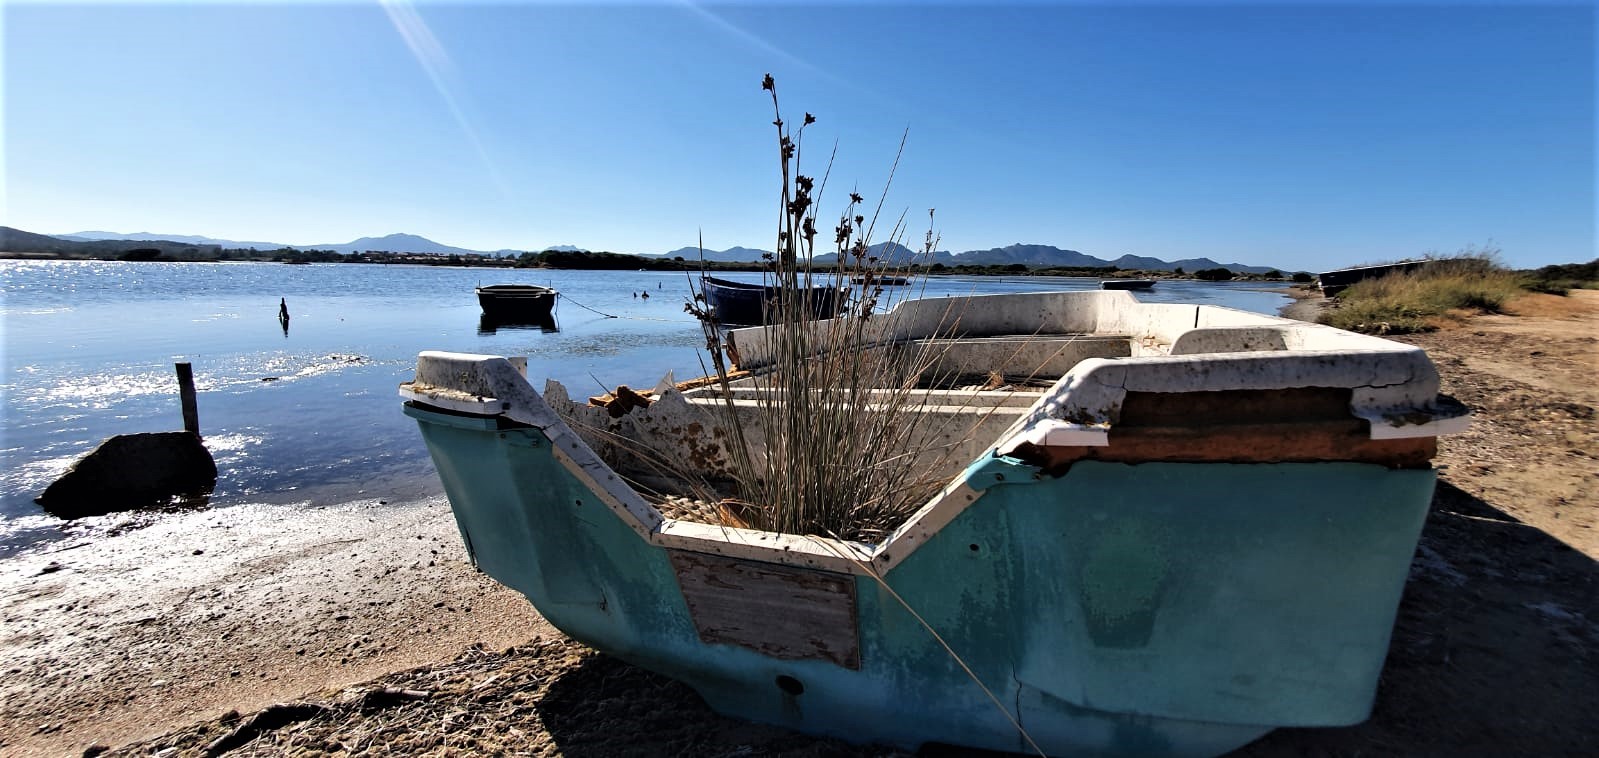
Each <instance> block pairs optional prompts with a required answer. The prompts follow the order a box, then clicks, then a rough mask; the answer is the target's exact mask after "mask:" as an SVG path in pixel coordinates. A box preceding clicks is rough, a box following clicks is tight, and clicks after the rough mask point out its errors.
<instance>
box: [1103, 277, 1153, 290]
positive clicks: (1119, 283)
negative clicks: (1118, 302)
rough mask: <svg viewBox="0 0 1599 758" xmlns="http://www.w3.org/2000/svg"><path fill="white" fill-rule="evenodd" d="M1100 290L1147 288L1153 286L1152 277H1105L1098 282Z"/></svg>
mask: <svg viewBox="0 0 1599 758" xmlns="http://www.w3.org/2000/svg"><path fill="white" fill-rule="evenodd" d="M1099 288H1100V289H1102V290H1147V289H1154V288H1155V280H1154V279H1105V280H1103V281H1101V282H1100V283H1099Z"/></svg>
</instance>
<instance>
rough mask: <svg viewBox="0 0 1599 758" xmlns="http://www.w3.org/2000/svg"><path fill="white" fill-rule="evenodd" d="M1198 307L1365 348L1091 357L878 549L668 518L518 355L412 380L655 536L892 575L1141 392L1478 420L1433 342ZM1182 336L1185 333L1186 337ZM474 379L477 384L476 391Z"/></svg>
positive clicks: (1387, 422)
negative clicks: (552, 456)
mask: <svg viewBox="0 0 1599 758" xmlns="http://www.w3.org/2000/svg"><path fill="white" fill-rule="evenodd" d="M1070 294H1079V295H1080V294H1083V293H1070ZM1087 294H1092V295H1099V294H1105V295H1120V296H1124V297H1125V298H1126V299H1125V301H1123V302H1124V303H1130V304H1132V305H1134V306H1143V305H1144V304H1141V303H1138V301H1137V300H1136V299H1134V298H1132V297H1131V296H1130V295H1128V294H1127V293H1125V292H1108V293H1087ZM974 297H978V298H989V297H1002V298H1003V297H1016V296H1015V295H984V296H974ZM1084 299H1087V298H1084ZM911 302H915V301H906V302H904V303H900V304H899V305H898V306H896V307H895V309H894V310H893V311H890V314H892V313H895V312H898V311H900V310H901V309H902V308H904V307H905V306H906V305H908V304H909V303H911ZM1144 307H1148V306H1144ZM1194 308H1195V310H1194V313H1195V316H1194V319H1195V321H1194V323H1196V324H1197V323H1199V321H1200V316H1199V314H1200V313H1201V312H1202V311H1201V309H1206V308H1209V309H1213V313H1212V315H1218V314H1219V315H1220V316H1222V317H1228V316H1229V312H1230V314H1242V316H1244V318H1243V319H1242V321H1243V323H1241V324H1238V325H1235V326H1233V327H1227V326H1221V327H1216V326H1211V327H1206V328H1203V329H1202V328H1199V327H1195V328H1193V329H1191V330H1188V331H1189V333H1208V332H1213V331H1218V330H1226V329H1228V328H1234V329H1244V330H1250V329H1259V328H1261V327H1262V326H1272V325H1277V326H1286V327H1287V328H1299V329H1304V330H1310V331H1311V332H1313V333H1315V334H1317V335H1320V336H1321V337H1323V338H1336V339H1334V340H1333V341H1335V342H1348V341H1349V340H1346V339H1345V338H1344V336H1347V337H1348V338H1353V344H1354V345H1359V347H1358V348H1353V349H1351V348H1345V349H1341V350H1334V349H1322V350H1307V349H1280V350H1275V351H1265V352H1261V351H1254V352H1222V353H1200V354H1194V355H1170V354H1168V355H1149V356H1138V357H1126V358H1115V359H1106V358H1089V359H1085V360H1083V361H1081V362H1080V363H1078V364H1077V365H1076V366H1074V367H1073V368H1072V369H1071V370H1070V371H1069V372H1067V373H1066V374H1065V375H1064V376H1062V377H1061V378H1060V380H1059V381H1057V382H1056V383H1055V384H1054V386H1052V387H1051V388H1050V389H1049V390H1047V391H1045V392H1044V393H1042V394H1040V395H1039V397H1038V398H1037V399H1036V400H1035V402H1034V403H1033V404H1032V405H1030V406H1028V407H1027V408H1026V409H1025V410H1024V411H1023V412H1022V413H1021V414H1019V416H1018V418H1017V419H1016V420H1015V421H1014V423H1013V424H1012V425H1011V426H1010V428H1008V429H1006V430H1005V431H1004V432H1003V433H1001V434H1000V435H998V436H997V437H996V438H995V442H994V443H992V444H990V445H987V446H986V448H985V452H983V453H982V454H980V455H979V456H977V458H976V459H975V460H974V461H973V462H972V463H971V464H970V465H969V466H967V467H966V469H965V470H964V471H963V472H962V473H961V474H959V475H956V476H955V477H953V479H952V480H951V481H950V483H949V484H947V485H946V486H945V487H944V488H942V489H941V490H940V491H939V493H937V494H936V495H934V496H933V497H931V498H930V499H929V500H928V502H926V503H925V504H924V505H923V506H922V507H921V508H919V509H918V510H917V511H916V512H915V513H913V514H912V515H911V516H910V517H909V518H907V519H906V521H905V522H904V523H903V524H902V525H901V526H900V527H898V528H896V529H895V530H894V531H892V532H890V533H889V534H888V535H887V536H885V537H884V539H883V540H882V541H880V542H877V543H873V544H867V543H861V542H852V541H845V540H837V539H833V538H827V537H818V536H814V535H794V534H779V533H776V532H768V531H762V530H755V529H743V528H739V527H731V526H719V525H712V524H702V523H699V522H692V521H684V520H678V519H669V518H666V517H665V516H664V515H663V514H661V512H660V511H659V510H658V509H656V508H655V507H654V506H653V505H652V504H650V503H649V502H648V501H646V500H644V498H643V497H642V496H641V495H640V494H639V493H638V492H637V491H635V490H634V489H633V488H632V487H630V486H628V485H627V484H626V482H625V481H624V480H623V478H622V476H621V475H620V474H618V473H617V472H615V471H614V470H612V469H611V468H610V467H609V466H608V465H607V464H605V463H604V461H603V460H601V459H600V458H599V456H598V455H597V454H596V453H595V452H594V451H593V449H592V448H590V447H589V445H588V444H587V443H586V442H585V441H584V440H583V439H582V438H581V437H580V436H579V435H578V433H577V432H576V431H575V430H573V429H572V428H571V427H570V426H569V425H568V424H567V423H566V421H565V420H564V419H563V418H561V416H560V415H559V414H557V413H556V412H555V411H554V410H553V409H552V408H551V407H550V406H549V405H548V403H547V402H546V401H545V400H544V398H543V397H542V396H541V395H540V394H539V393H538V392H537V391H536V390H534V389H533V388H532V386H531V385H529V384H528V383H527V381H526V378H525V376H524V373H525V369H523V371H520V372H519V371H518V369H517V368H516V367H514V366H512V365H511V364H510V363H509V362H508V361H507V359H505V358H501V357H498V356H484V355H468V354H456V353H445V352H437V351H428V352H424V353H422V354H421V355H420V356H419V357H418V364H417V379H416V381H414V382H411V383H407V384H404V385H401V391H400V394H401V395H402V396H404V397H406V398H407V399H408V400H412V401H413V402H416V403H418V404H420V405H422V406H429V405H434V403H433V402H430V399H432V398H440V399H443V398H442V395H441V393H440V391H441V390H454V391H457V392H459V393H461V394H464V395H465V396H470V397H475V398H477V401H478V402H479V403H480V405H478V406H477V407H479V408H480V409H481V411H480V412H486V413H491V414H493V413H497V414H499V415H504V416H506V417H508V418H510V419H512V420H515V421H520V422H523V423H526V424H528V425H530V426H532V427H535V428H537V429H539V430H540V432H541V433H543V434H544V435H545V436H546V437H548V438H549V440H550V442H551V443H552V448H553V449H554V450H555V451H556V457H557V459H558V460H559V461H560V463H561V465H562V466H563V467H564V468H566V469H567V470H568V471H569V472H571V473H572V474H573V475H574V476H576V477H577V478H578V479H579V480H580V481H581V482H583V483H584V485H585V486H587V487H589V488H590V489H592V490H593V491H594V492H595V493H596V494H597V495H599V496H600V498H601V500H602V501H603V502H605V503H606V505H607V507H609V508H610V509H611V510H612V511H613V512H615V513H616V514H617V515H618V516H619V517H621V518H622V519H623V520H624V522H625V523H627V524H628V525H629V526H630V527H631V528H632V529H633V530H634V531H636V532H637V533H638V534H639V535H640V536H641V537H643V538H644V539H646V540H647V541H649V542H651V543H652V544H656V545H658V546H661V547H663V548H674V549H682V550H690V551H694V552H701V553H710V554H714V555H725V556H729V557H737V558H744V559H749V560H756V561H767V562H773V563H778V564H786V565H792V566H799V567H805V568H820V569H824V570H833V571H839V572H843V573H850V574H859V575H880V574H881V573H883V572H886V571H889V570H891V569H892V568H893V567H894V566H895V565H897V564H899V563H900V562H902V561H904V560H905V559H906V558H907V557H908V556H909V555H910V554H912V553H913V552H914V551H915V550H916V548H917V547H919V546H920V545H921V544H922V543H924V542H926V541H927V539H928V538H930V537H931V536H932V535H933V534H936V533H937V532H938V531H939V530H940V529H942V528H943V527H944V526H945V525H947V524H948V523H949V522H950V521H951V520H953V519H954V518H955V517H956V516H958V515H959V514H960V513H961V512H962V511H964V510H965V508H966V507H967V506H969V505H971V504H972V503H973V502H975V501H976V500H977V499H978V497H979V496H980V493H979V491H978V489H977V488H974V487H973V486H972V484H973V483H974V482H977V481H978V477H977V474H978V472H979V471H981V470H982V469H984V467H987V466H991V465H1002V466H1012V467H1017V468H1019V469H1020V470H1021V471H1028V472H1031V473H1032V474H1033V475H1037V474H1038V473H1039V471H1040V469H1039V468H1038V467H1035V466H1028V465H1026V464H1024V463H1022V462H1021V461H1019V460H1016V459H1014V458H1011V457H1008V454H1009V453H1012V452H1015V451H1016V450H1017V448H1019V447H1020V446H1021V445H1023V444H1035V445H1045V446H1048V445H1055V444H1059V445H1064V446H1105V445H1108V444H1109V434H1110V430H1111V428H1112V426H1113V424H1114V422H1115V419H1116V418H1117V412H1118V409H1119V406H1120V403H1121V400H1122V398H1124V397H1125V396H1126V394H1127V393H1128V392H1174V391H1175V392H1202V391H1208V390H1229V389H1238V390H1254V389H1259V390H1276V389H1282V388H1284V387H1285V386H1337V387H1341V388H1348V389H1350V390H1351V398H1352V399H1351V402H1350V406H1351V407H1350V412H1351V415H1352V416H1354V417H1356V418H1362V419H1365V420H1367V421H1368V422H1370V429H1371V431H1372V437H1373V438H1374V439H1377V438H1389V439H1399V438H1406V437H1435V436H1437V435H1440V434H1449V433H1454V432H1458V431H1460V430H1462V429H1463V428H1464V426H1465V425H1466V424H1467V423H1469V414H1468V413H1467V412H1466V411H1465V410H1464V408H1463V407H1458V408H1457V407H1441V406H1439V405H1438V404H1437V399H1438V395H1437V389H1438V388H1437V374H1436V371H1435V370H1434V369H1433V367H1432V365H1431V362H1430V361H1429V360H1428V359H1427V357H1426V355H1425V352H1424V351H1422V350H1421V349H1420V348H1416V347H1414V346H1410V345H1403V344H1400V343H1396V342H1391V341H1389V340H1382V339H1378V338H1368V337H1365V336H1363V335H1354V334H1351V333H1348V332H1343V331H1341V330H1337V329H1333V328H1331V327H1325V326H1321V325H1315V324H1304V323H1302V322H1292V321H1288V320H1286V319H1279V318H1273V317H1269V316H1262V315H1259V314H1249V313H1245V312H1242V311H1235V310H1233V309H1226V308H1218V307H1217V306H1194ZM1152 312H1153V311H1152ZM816 323H825V322H811V324H807V325H801V327H802V328H811V327H812V325H813V324H816ZM775 328H787V327H786V326H765V327H752V328H750V329H745V330H739V332H736V333H735V334H739V333H758V332H761V331H762V330H769V329H775ZM907 336H912V337H914V336H915V335H907ZM922 336H923V337H925V336H930V335H922ZM1176 342H1177V341H1176V340H1174V344H1176ZM1333 362H1337V363H1338V364H1339V368H1340V370H1339V371H1338V372H1336V378H1337V381H1335V382H1334V383H1333V384H1330V385H1316V384H1309V383H1308V382H1309V380H1308V379H1303V378H1302V377H1305V376H1314V375H1317V374H1318V373H1319V374H1321V375H1326V374H1328V373H1329V369H1328V366H1329V365H1330V364H1332V363H1333ZM1202 363H1203V364H1204V365H1201V364H1202ZM524 366H525V364H524ZM1195 376H1203V377H1204V378H1205V382H1204V383H1203V384H1202V385H1201V386H1198V387H1196V386H1194V384H1195V383H1194V380H1193V377H1195ZM1295 377H1301V378H1299V379H1295ZM435 378H437V379H442V380H443V381H442V382H440V383H439V384H430V383H429V380H432V379H435ZM1294 381H1298V382H1300V383H1299V384H1287V385H1285V382H1294ZM462 383H466V384H469V385H470V386H467V387H463V386H461V385H462ZM1412 385H1414V386H1412ZM1174 387H1176V388H1178V389H1174ZM1068 403H1070V404H1068ZM496 406H497V407H496ZM1429 414H1430V415H1429ZM1379 435H1381V437H1380V436H1379ZM1199 465H1211V464H1199ZM1372 465H1375V464H1372Z"/></svg>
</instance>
